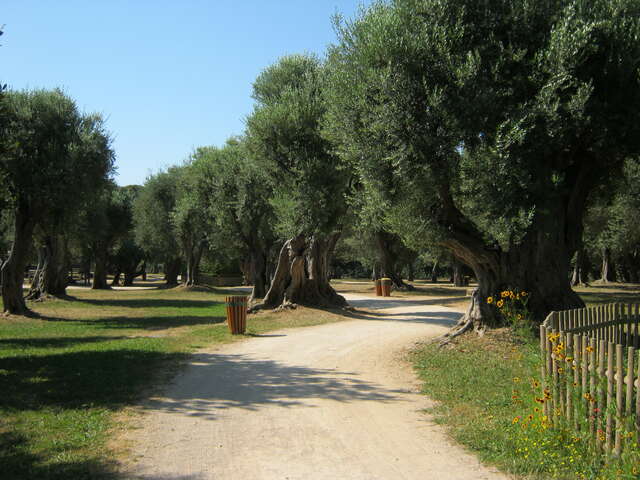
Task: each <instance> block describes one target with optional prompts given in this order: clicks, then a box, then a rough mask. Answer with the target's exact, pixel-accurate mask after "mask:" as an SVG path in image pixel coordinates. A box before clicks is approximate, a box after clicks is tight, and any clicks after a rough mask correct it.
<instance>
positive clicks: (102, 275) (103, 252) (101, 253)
mask: <svg viewBox="0 0 640 480" xmlns="http://www.w3.org/2000/svg"><path fill="white" fill-rule="evenodd" d="M107 263H108V258H107V249H106V247H105V248H102V247H101V246H99V247H98V248H96V249H95V269H94V270H93V283H92V284H91V288H92V289H93V290H107V289H109V288H110V287H109V285H108V284H107Z"/></svg>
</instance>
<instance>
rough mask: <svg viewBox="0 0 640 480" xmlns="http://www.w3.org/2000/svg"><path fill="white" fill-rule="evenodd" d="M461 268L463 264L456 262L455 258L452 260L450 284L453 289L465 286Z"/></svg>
mask: <svg viewBox="0 0 640 480" xmlns="http://www.w3.org/2000/svg"><path fill="white" fill-rule="evenodd" d="M463 267H464V266H463V264H462V263H461V262H460V261H459V260H457V259H456V258H454V259H453V261H452V265H451V269H452V270H453V275H452V276H453V278H452V283H453V286H454V287H464V286H465V282H464V275H463V273H464V271H463Z"/></svg>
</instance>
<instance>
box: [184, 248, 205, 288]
mask: <svg viewBox="0 0 640 480" xmlns="http://www.w3.org/2000/svg"><path fill="white" fill-rule="evenodd" d="M203 249H204V241H199V242H197V243H196V245H195V246H194V247H193V249H190V250H188V251H187V252H186V257H187V275H186V278H183V281H182V283H183V285H185V286H188V287H192V286H194V285H197V284H198V272H199V269H200V259H201V257H202V251H203Z"/></svg>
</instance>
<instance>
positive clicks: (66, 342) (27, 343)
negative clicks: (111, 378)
mask: <svg viewBox="0 0 640 480" xmlns="http://www.w3.org/2000/svg"><path fill="white" fill-rule="evenodd" d="M125 338H127V337H121V336H113V337H108V336H91V337H51V338H46V337H45V338H28V337H27V338H3V339H0V347H7V348H67V347H73V346H76V345H80V344H83V343H96V342H110V341H113V340H123V339H125Z"/></svg>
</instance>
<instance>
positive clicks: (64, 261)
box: [27, 234, 69, 300]
mask: <svg viewBox="0 0 640 480" xmlns="http://www.w3.org/2000/svg"><path fill="white" fill-rule="evenodd" d="M68 283H69V262H68V255H67V244H66V241H65V238H64V237H63V236H62V235H60V234H57V235H56V234H54V235H47V236H45V237H44V239H43V241H42V245H41V246H40V248H39V249H38V269H37V271H36V274H35V276H34V278H33V281H32V282H31V288H30V289H29V293H28V294H27V298H28V299H30V300H35V299H38V298H41V297H43V296H46V295H54V296H63V295H65V294H66V289H67V284H68Z"/></svg>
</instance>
